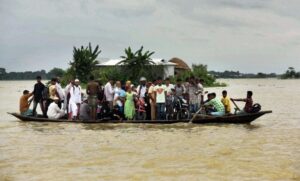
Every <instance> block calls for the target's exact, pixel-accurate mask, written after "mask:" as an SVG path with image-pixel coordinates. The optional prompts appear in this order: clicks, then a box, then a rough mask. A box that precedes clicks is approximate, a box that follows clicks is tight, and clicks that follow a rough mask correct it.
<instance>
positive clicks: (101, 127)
mask: <svg viewBox="0 0 300 181" xmlns="http://www.w3.org/2000/svg"><path fill="white" fill-rule="evenodd" d="M220 81H221V82H226V83H228V84H229V86H228V87H226V89H227V90H228V93H229V95H230V96H231V97H245V94H246V91H247V90H252V91H253V92H254V96H253V98H254V102H259V103H260V104H261V105H262V109H264V110H273V113H272V114H268V115H265V116H263V117H261V118H259V119H257V120H256V121H254V122H253V123H251V125H231V124H229V125H224V124H210V125H193V124H174V125H146V124H145V125H143V124H140V125H134V124H98V125H85V124H66V123H30V122H28V123H24V122H21V121H18V120H17V119H15V118H14V117H12V116H10V115H8V114H6V112H13V111H18V101H19V96H20V95H21V94H22V91H23V89H30V90H31V89H32V87H33V84H34V81H0V97H1V104H0V180H300V106H299V103H300V94H299V93H300V81H299V80H277V79H241V80H231V79H228V80H220ZM223 89H224V88H209V89H207V90H209V91H215V92H216V93H217V94H218V95H220V93H221V91H222V90H223ZM239 105H240V106H241V107H242V106H243V105H242V104H239Z"/></svg>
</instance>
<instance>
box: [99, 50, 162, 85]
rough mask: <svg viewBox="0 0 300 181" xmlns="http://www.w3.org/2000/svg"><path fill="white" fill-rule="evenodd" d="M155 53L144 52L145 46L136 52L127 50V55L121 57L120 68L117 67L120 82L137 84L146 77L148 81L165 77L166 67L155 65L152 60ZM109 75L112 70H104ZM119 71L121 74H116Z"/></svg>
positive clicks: (114, 72)
mask: <svg viewBox="0 0 300 181" xmlns="http://www.w3.org/2000/svg"><path fill="white" fill-rule="evenodd" d="M153 54H154V52H150V51H146V52H143V46H142V47H141V48H140V49H138V50H137V51H136V52H134V53H133V52H132V50H131V48H130V47H128V48H126V49H125V55H124V56H121V58H122V59H123V60H122V61H121V62H120V63H119V65H121V66H118V67H115V68H114V69H115V71H113V74H116V75H114V76H117V77H118V76H119V79H118V80H124V81H126V80H131V81H132V82H135V83H137V82H138V80H139V78H140V77H142V76H143V77H146V78H147V79H148V80H153V79H155V78H157V77H158V76H163V75H164V67H163V66H162V65H155V63H154V62H153V61H152V60H151V56H152V55H153ZM103 71H105V72H106V73H104V74H107V73H108V72H109V71H111V70H103ZM117 71H119V74H118V73H116V72H117Z"/></svg>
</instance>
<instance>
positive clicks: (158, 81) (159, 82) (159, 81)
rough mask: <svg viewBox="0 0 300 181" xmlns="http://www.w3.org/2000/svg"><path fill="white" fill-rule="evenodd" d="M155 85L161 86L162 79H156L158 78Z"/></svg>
mask: <svg viewBox="0 0 300 181" xmlns="http://www.w3.org/2000/svg"><path fill="white" fill-rule="evenodd" d="M157 84H158V85H161V84H162V78H161V77H158V78H157Z"/></svg>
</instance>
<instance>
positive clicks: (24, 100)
mask: <svg viewBox="0 0 300 181" xmlns="http://www.w3.org/2000/svg"><path fill="white" fill-rule="evenodd" d="M32 95H33V93H32V92H31V93H29V91H28V90H24V91H23V95H22V97H21V98H20V113H21V114H22V115H24V116H32V115H33V111H32V110H31V109H29V106H30V103H29V101H28V99H29V98H30V97H31V96H32Z"/></svg>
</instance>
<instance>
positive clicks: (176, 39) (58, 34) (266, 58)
mask: <svg viewBox="0 0 300 181" xmlns="http://www.w3.org/2000/svg"><path fill="white" fill-rule="evenodd" d="M299 9H300V1H299V0H0V67H4V68H6V69H7V71H35V70H41V69H44V70H47V71H48V70H50V69H51V68H53V67H60V68H64V69H65V68H67V67H68V63H69V62H70V61H71V60H72V52H73V46H76V47H78V46H81V45H84V46H86V45H88V43H89V42H91V43H92V45H93V46H96V45H99V46H100V49H101V50H102V52H101V54H100V55H99V58H98V59H99V60H102V59H104V58H119V57H120V56H121V55H123V54H124V49H125V48H126V47H128V46H131V47H132V48H133V49H134V50H137V49H138V48H139V47H140V46H142V45H143V46H144V48H145V49H146V50H150V51H154V52H155V54H154V55H153V58H163V59H166V60H169V59H171V58H173V57H178V58H181V59H183V60H184V61H186V62H187V63H188V64H189V65H191V64H199V63H201V64H206V65H208V69H209V70H217V71H224V70H234V71H237V70H239V71H240V72H246V73H257V72H266V73H272V72H275V73H283V72H284V71H285V70H286V69H287V68H288V67H290V66H293V67H295V69H296V70H298V71H300V11H299Z"/></svg>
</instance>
